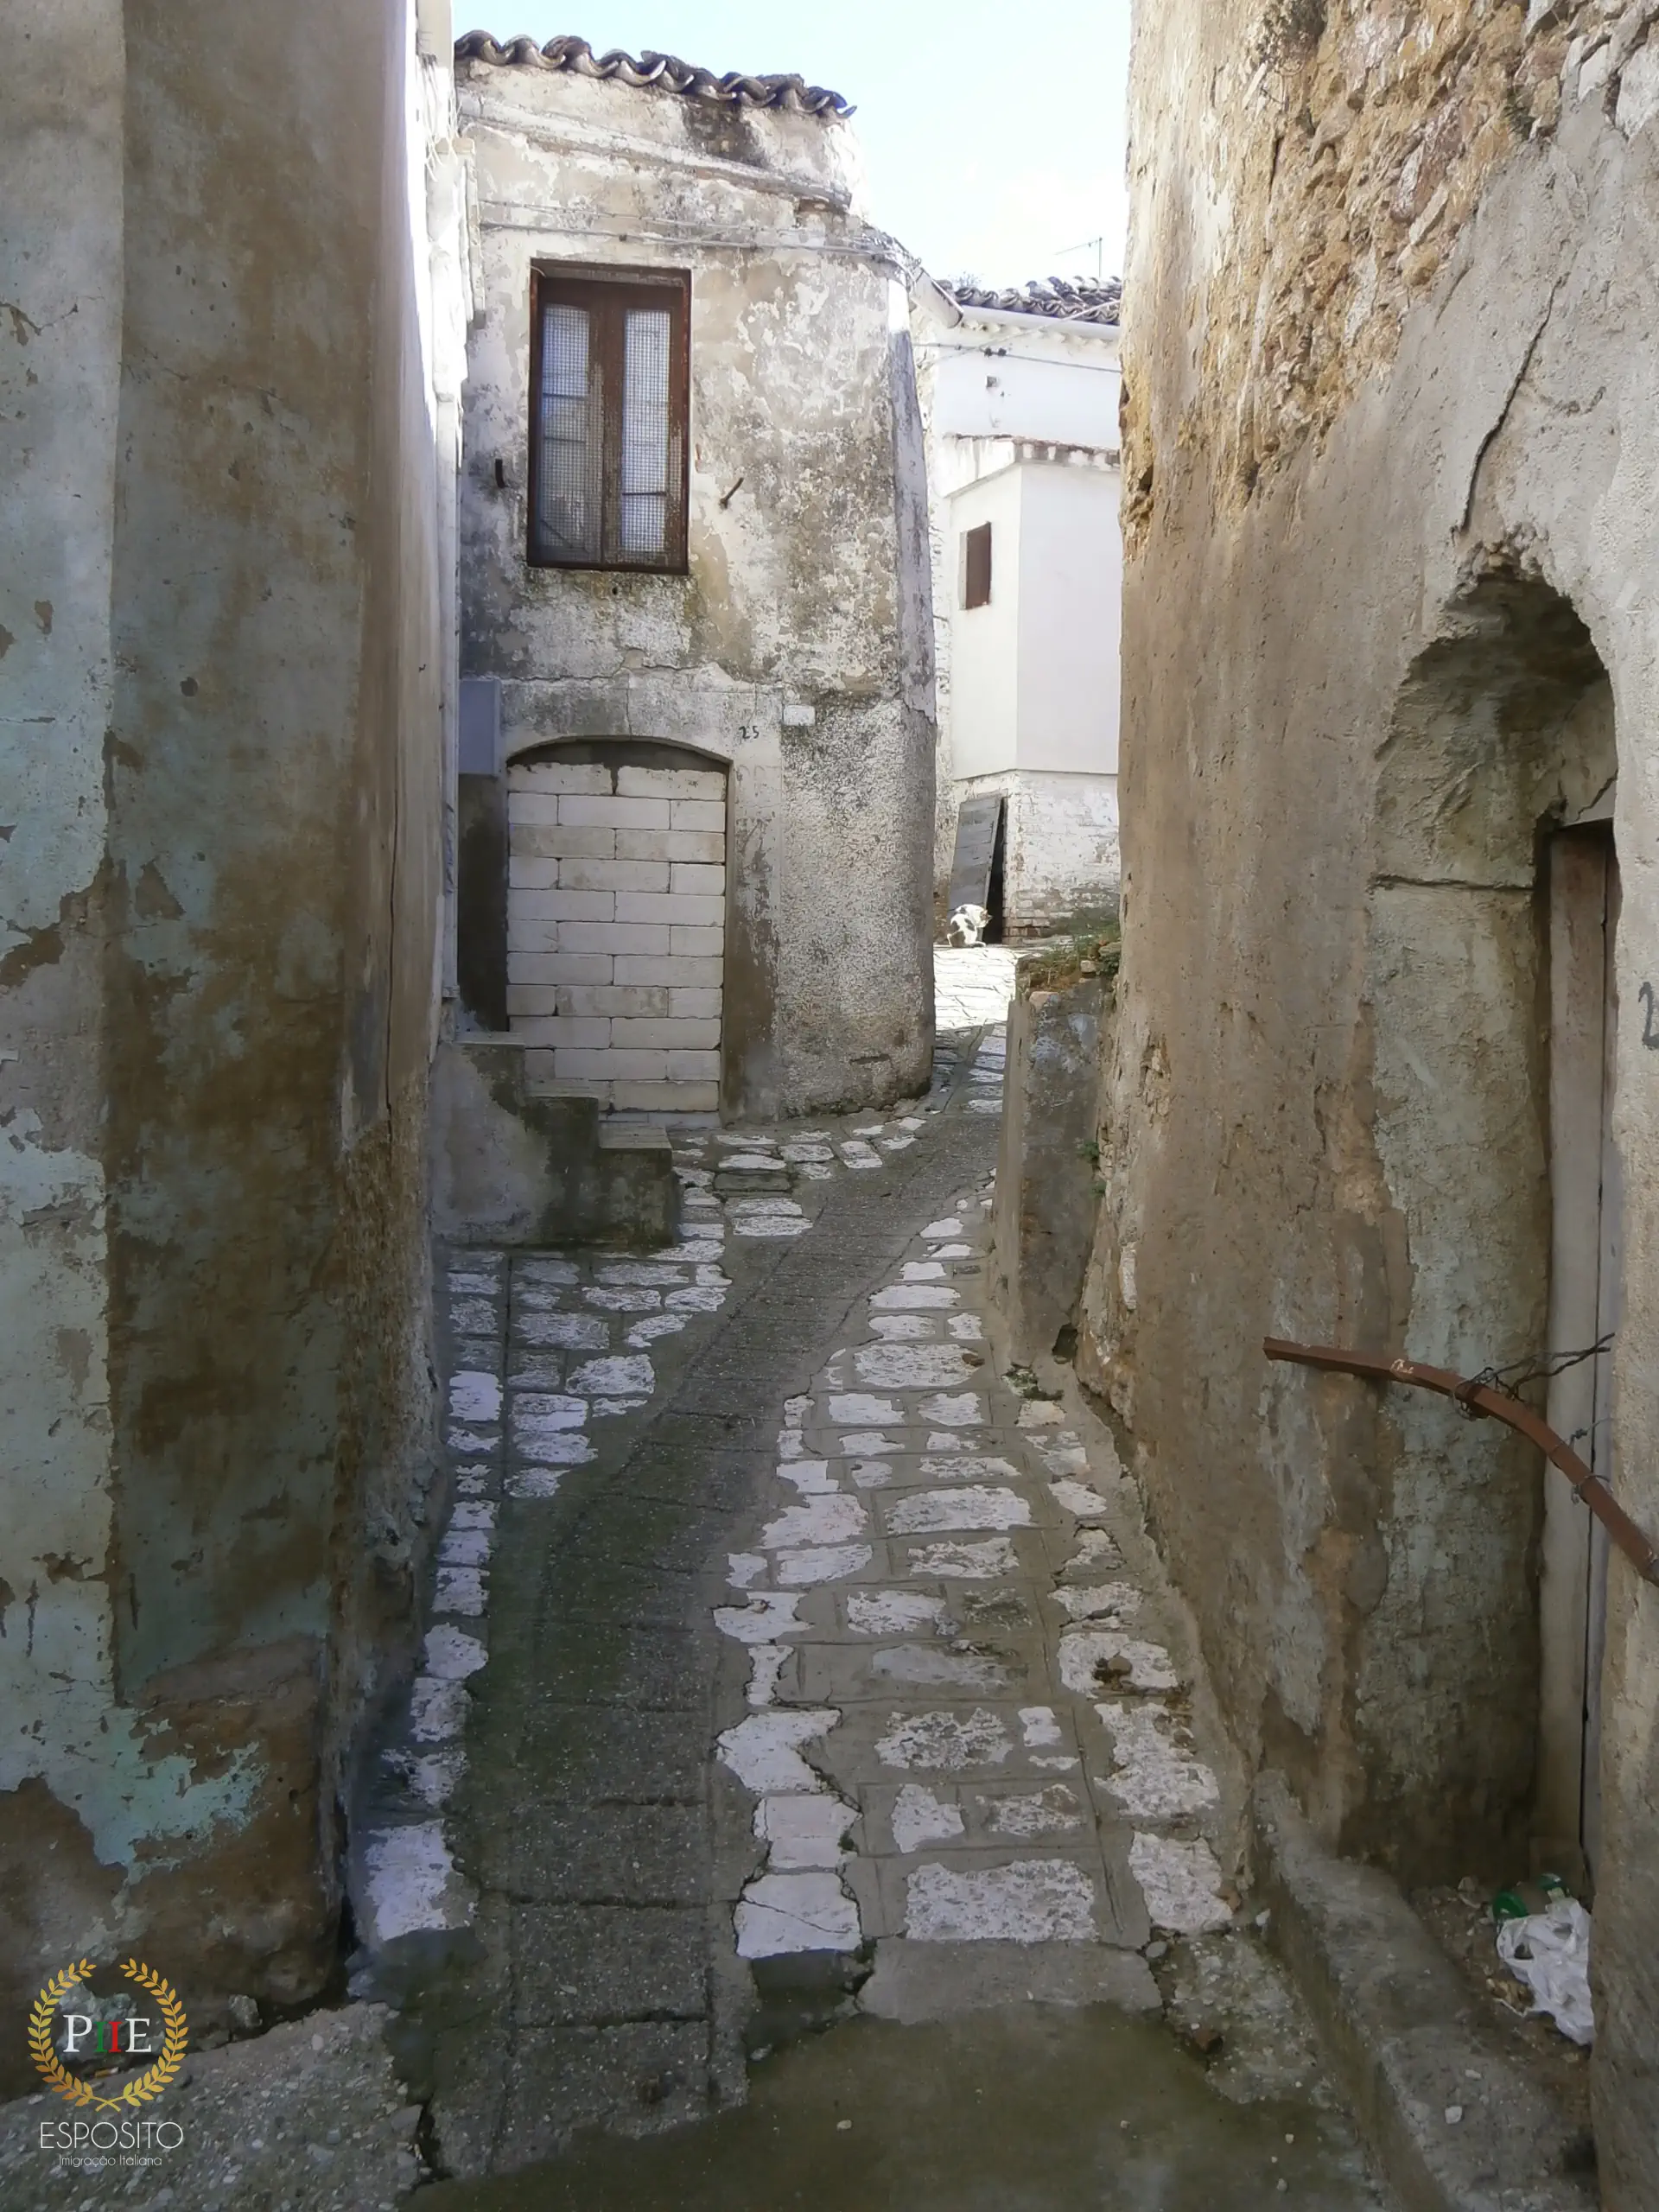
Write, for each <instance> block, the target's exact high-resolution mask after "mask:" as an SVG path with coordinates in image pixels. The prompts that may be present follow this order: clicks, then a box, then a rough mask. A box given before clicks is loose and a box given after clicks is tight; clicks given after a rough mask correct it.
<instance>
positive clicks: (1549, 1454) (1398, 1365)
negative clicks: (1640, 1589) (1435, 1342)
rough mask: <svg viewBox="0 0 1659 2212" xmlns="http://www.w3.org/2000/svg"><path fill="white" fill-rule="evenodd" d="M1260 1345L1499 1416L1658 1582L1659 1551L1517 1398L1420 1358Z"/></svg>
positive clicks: (1279, 1340) (1331, 1347) (1278, 1342)
mask: <svg viewBox="0 0 1659 2212" xmlns="http://www.w3.org/2000/svg"><path fill="white" fill-rule="evenodd" d="M1262 1351H1264V1352H1265V1353H1266V1354H1267V1356H1268V1358H1269V1359H1283V1360H1291V1361H1294V1363H1296V1365H1298V1366H1299V1367H1317V1368H1319V1369H1322V1370H1324V1371H1325V1373H1326V1374H1332V1375H1357V1376H1360V1377H1361V1378H1362V1379H1363V1381H1365V1382H1368V1383H1411V1384H1413V1385H1414V1387H1415V1388H1416V1389H1420V1390H1433V1391H1434V1392H1435V1393H1436V1394H1437V1395H1439V1396H1440V1397H1442V1398H1451V1399H1452V1400H1453V1401H1454V1402H1456V1403H1457V1404H1458V1405H1459V1406H1461V1407H1462V1408H1463V1409H1464V1411H1465V1413H1466V1414H1470V1415H1471V1416H1473V1415H1477V1414H1486V1415H1489V1416H1490V1417H1491V1419H1492V1420H1493V1421H1502V1422H1503V1425H1504V1427H1506V1428H1512V1429H1514V1430H1515V1431H1516V1433H1517V1434H1518V1435H1521V1436H1524V1437H1525V1438H1526V1440H1527V1441H1528V1442H1529V1444H1535V1445H1536V1446H1538V1449H1539V1450H1540V1451H1541V1452H1542V1453H1543V1455H1544V1457H1545V1459H1548V1461H1549V1462H1550V1464H1551V1465H1552V1466H1555V1467H1559V1468H1560V1471H1561V1472H1562V1473H1563V1474H1564V1475H1565V1476H1566V1477H1567V1480H1568V1482H1570V1483H1571V1484H1572V1485H1573V1495H1574V1496H1575V1497H1580V1498H1581V1499H1582V1500H1583V1501H1584V1503H1585V1504H1586V1505H1587V1506H1588V1507H1589V1509H1590V1510H1591V1511H1592V1513H1593V1514H1594V1515H1595V1516H1596V1518H1597V1520H1598V1521H1599V1522H1601V1524H1602V1526H1603V1528H1604V1529H1606V1531H1607V1535H1608V1537H1609V1539H1610V1541H1611V1542H1613V1543H1615V1544H1617V1545H1618V1548H1619V1550H1620V1551H1622V1552H1623V1553H1624V1556H1625V1558H1626V1559H1627V1560H1630V1564H1631V1566H1632V1567H1635V1569H1636V1571H1637V1573H1638V1574H1639V1575H1641V1577H1642V1578H1643V1580H1644V1581H1647V1582H1652V1583H1656V1584H1659V1551H1656V1550H1655V1549H1654V1548H1653V1546H1652V1545H1651V1544H1650V1543H1649V1541H1648V1540H1647V1538H1646V1537H1645V1536H1644V1535H1643V1533H1642V1531H1641V1530H1640V1529H1638V1528H1637V1525H1636V1523H1635V1522H1634V1521H1632V1520H1631V1518H1630V1515H1629V1514H1628V1513H1626V1512H1625V1510H1624V1507H1623V1506H1622V1505H1620V1503H1618V1499H1617V1498H1616V1497H1614V1496H1613V1494H1612V1492H1611V1491H1610V1490H1609V1489H1608V1487H1607V1485H1606V1484H1605V1482H1603V1480H1602V1479H1601V1478H1600V1476H1599V1475H1597V1474H1592V1472H1591V1471H1590V1469H1589V1468H1588V1467H1586V1465H1585V1463H1584V1461H1583V1460H1582V1459H1580V1457H1579V1455H1578V1453H1577V1452H1575V1451H1574V1450H1573V1446H1571V1445H1570V1444H1568V1443H1567V1442H1566V1440H1564V1439H1563V1438H1561V1437H1559V1436H1557V1434H1556V1433H1555V1432H1554V1429H1553V1428H1551V1427H1550V1426H1549V1424H1548V1422H1547V1421H1541V1420H1540V1419H1539V1417H1538V1415H1537V1414H1535V1413H1534V1412H1533V1410H1532V1408H1531V1407H1530V1406H1525V1405H1522V1402H1521V1401H1520V1399H1519V1398H1511V1397H1510V1395H1508V1394H1507V1392H1505V1391H1503V1390H1494V1389H1491V1387H1490V1385H1488V1384H1486V1383H1478V1382H1477V1381H1475V1380H1474V1378H1473V1377H1472V1376H1467V1375H1454V1374H1453V1373H1452V1370H1451V1369H1450V1368H1447V1367H1425V1366H1424V1365H1423V1363H1422V1362H1421V1360H1415V1359H1380V1358H1378V1357H1376V1355H1375V1354H1374V1353H1370V1352H1363V1351H1343V1350H1342V1348H1341V1347H1340V1346H1339V1345H1337V1344H1292V1343H1291V1342H1290V1341H1289V1340H1288V1339H1287V1338H1284V1337H1264V1338H1262Z"/></svg>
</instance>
